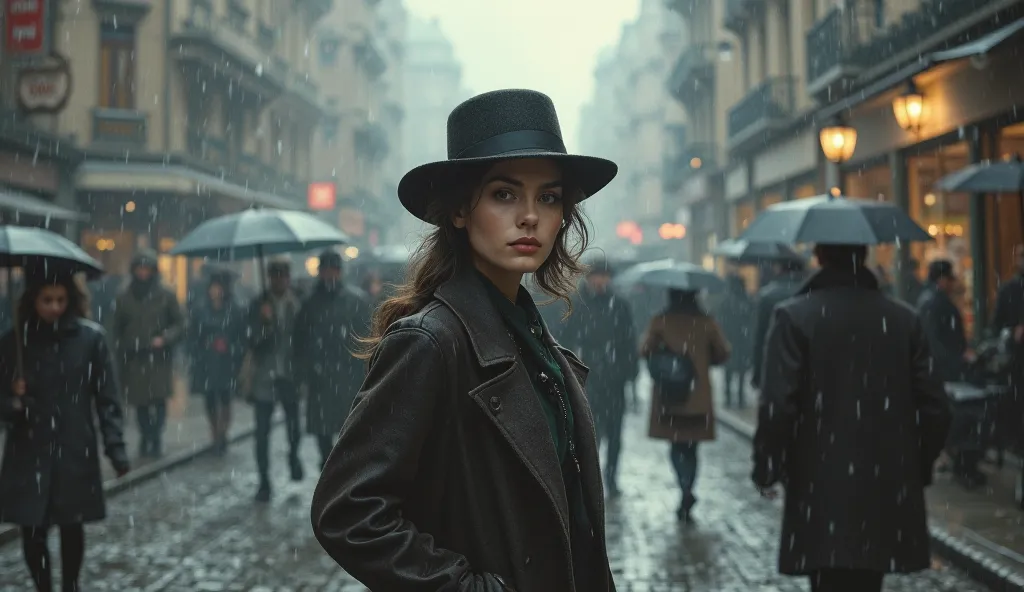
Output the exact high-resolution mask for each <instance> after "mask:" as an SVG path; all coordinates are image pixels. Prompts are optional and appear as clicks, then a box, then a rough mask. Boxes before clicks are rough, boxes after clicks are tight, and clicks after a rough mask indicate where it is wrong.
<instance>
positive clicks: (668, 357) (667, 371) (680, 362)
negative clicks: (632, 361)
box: [647, 345, 697, 405]
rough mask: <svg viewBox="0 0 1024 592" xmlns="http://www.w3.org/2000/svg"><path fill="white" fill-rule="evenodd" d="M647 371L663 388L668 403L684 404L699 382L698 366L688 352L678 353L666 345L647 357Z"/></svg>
mask: <svg viewBox="0 0 1024 592" xmlns="http://www.w3.org/2000/svg"><path fill="white" fill-rule="evenodd" d="M647 371H648V372H649V373H650V375H651V380H652V381H653V382H654V384H655V385H657V386H658V387H659V388H660V389H661V397H662V401H663V402H664V403H665V404H666V405H684V404H686V402H687V401H689V400H690V395H691V394H693V390H694V387H695V386H696V384H697V367H696V366H695V365H694V363H693V360H692V359H690V356H689V355H688V354H678V353H676V352H673V351H671V350H669V349H668V348H666V347H665V346H664V345H663V346H661V347H659V348H658V349H657V350H655V351H654V352H652V353H651V354H650V355H649V356H648V357H647Z"/></svg>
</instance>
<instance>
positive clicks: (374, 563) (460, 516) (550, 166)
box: [311, 90, 617, 592]
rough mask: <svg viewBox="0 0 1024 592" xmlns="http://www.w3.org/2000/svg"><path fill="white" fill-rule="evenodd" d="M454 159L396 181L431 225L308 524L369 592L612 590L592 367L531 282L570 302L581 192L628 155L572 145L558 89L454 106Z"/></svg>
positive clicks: (386, 315)
mask: <svg viewBox="0 0 1024 592" xmlns="http://www.w3.org/2000/svg"><path fill="white" fill-rule="evenodd" d="M448 156H449V159H448V160H446V161H442V162H436V163H431V164H426V165H423V166H420V167H417V168H415V169H413V170H412V171H410V172H409V173H408V174H407V175H406V176H405V177H404V178H403V179H402V181H401V183H400V184H399V188H398V195H399V198H400V199H401V202H402V204H403V205H404V206H405V208H406V209H407V210H409V211H410V212H411V213H412V214H413V215H415V216H417V217H418V218H420V219H421V220H424V221H426V222H428V223H430V224H433V225H434V226H435V227H436V228H435V230H434V232H433V233H431V234H430V235H429V236H428V237H427V238H426V240H425V242H424V243H423V244H422V245H421V247H420V249H419V251H418V252H417V254H416V255H415V256H414V257H413V260H412V262H411V264H410V270H409V278H410V279H409V282H408V283H407V284H405V285H404V286H401V287H399V289H398V292H397V294H396V295H395V296H394V297H392V298H390V299H388V300H386V301H385V302H384V303H383V304H382V305H381V306H380V307H379V308H378V309H377V312H376V314H375V317H374V321H373V326H372V328H371V331H370V334H369V336H368V337H367V341H366V347H367V350H366V351H365V353H364V355H367V356H368V357H369V370H368V373H367V376H366V379H365V381H364V382H363V386H362V388H361V389H360V391H359V393H358V394H357V395H356V402H355V406H354V407H353V409H352V413H351V414H350V415H349V418H348V420H347V421H346V422H345V427H344V428H342V431H341V435H340V438H339V440H338V443H337V445H336V446H335V448H334V451H333V452H332V453H331V456H330V458H329V459H328V461H327V465H326V466H325V467H324V470H323V473H322V474H321V476H320V481H319V483H318V484H317V487H316V490H315V492H314V494H313V503H312V508H311V520H312V524H313V532H314V534H315V535H316V537H317V540H319V541H320V544H321V545H322V546H323V548H324V550H325V551H327V553H329V554H330V555H331V557H333V558H334V560H335V561H336V562H338V564H339V565H340V566H342V567H343V568H344V569H345V570H346V571H347V572H348V573H350V574H352V575H353V576H355V577H356V578H357V579H359V580H360V581H361V582H362V583H363V584H364V585H366V586H367V587H368V588H370V589H372V590H396V591H397V590H453V591H459V592H485V591H486V592H500V591H508V590H516V591H520V592H523V591H530V592H584V591H585V592H607V591H609V590H613V589H614V583H613V581H612V575H611V570H610V568H609V564H608V552H607V548H606V545H605V531H604V513H605V511H604V495H603V491H602V489H603V487H602V483H601V469H600V464H599V462H598V451H597V440H596V437H595V430H594V420H593V416H592V414H591V411H590V407H589V405H588V404H587V397H586V393H585V392H584V389H583V386H584V384H586V379H587V369H586V367H585V366H583V364H582V363H581V362H580V361H579V360H578V359H577V358H576V356H575V355H574V354H573V353H572V352H571V351H569V350H568V349H565V348H563V347H561V346H559V345H558V344H557V343H556V342H555V340H554V339H553V338H552V337H551V335H550V333H549V332H548V330H547V328H546V326H545V324H544V322H543V320H542V319H541V318H540V314H539V312H538V311H537V307H536V305H535V304H534V301H533V299H532V298H531V297H530V295H529V292H528V291H527V289H526V288H525V287H523V286H522V285H521V282H522V280H523V276H524V275H525V274H533V277H534V280H535V281H536V283H537V285H538V286H540V287H541V288H542V289H543V290H544V291H545V292H547V293H548V294H550V295H552V296H555V297H557V298H560V299H562V300H567V299H568V293H569V291H570V290H572V288H573V286H574V283H575V280H576V278H577V276H578V274H579V272H580V271H582V269H581V265H580V264H579V262H578V259H577V258H578V256H579V254H580V253H581V252H582V250H581V249H580V247H585V246H586V237H587V234H586V226H585V224H584V219H583V217H582V213H581V211H580V209H579V206H578V203H579V202H580V201H581V200H583V199H586V198H588V197H590V196H592V195H593V194H594V193H596V192H597V191H598V190H600V189H601V188H602V187H604V186H605V185H607V183H608V182H609V181H611V180H612V178H613V177H614V176H615V174H616V171H617V167H616V165H615V164H614V163H612V162H610V161H607V160H603V159H599V158H593V157H586V156H576V155H569V154H567V153H566V150H565V145H564V143H563V142H562V138H561V132H560V130H559V126H558V117H557V115H556V113H555V109H554V105H553V104H552V103H551V99H549V98H548V97H547V96H545V95H543V94H541V93H538V92H535V91H527V90H503V91H495V92H490V93H485V94H483V95H480V96H477V97H474V98H472V99H469V100H468V101H466V102H464V103H462V104H461V105H459V106H458V107H456V108H455V110H454V111H453V112H452V114H451V116H450V117H449V118H448Z"/></svg>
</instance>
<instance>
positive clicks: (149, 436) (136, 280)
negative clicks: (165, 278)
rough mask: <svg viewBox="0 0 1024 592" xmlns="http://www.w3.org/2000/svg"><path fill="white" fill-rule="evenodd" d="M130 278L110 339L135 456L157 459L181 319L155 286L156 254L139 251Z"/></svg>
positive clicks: (173, 302) (174, 302) (169, 294)
mask: <svg viewBox="0 0 1024 592" xmlns="http://www.w3.org/2000/svg"><path fill="white" fill-rule="evenodd" d="M131 274H132V277H131V282H130V283H129V284H128V286H127V287H126V288H125V289H124V290H122V292H121V293H120V294H118V296H117V300H116V304H115V309H114V314H113V316H112V318H111V331H110V333H111V337H112V338H113V342H114V351H115V352H117V357H118V361H119V362H120V374H119V375H120V376H121V379H122V380H123V381H124V394H125V399H126V400H127V401H128V403H129V404H131V405H134V406H135V413H136V416H137V418H138V421H139V433H140V434H141V435H142V439H141V441H140V443H139V447H140V450H139V456H140V457H144V458H145V457H148V458H159V457H160V456H161V455H162V448H163V447H162V445H161V441H162V439H163V432H164V425H165V424H166V423H167V400H168V399H170V398H171V396H172V395H173V394H174V360H173V357H174V346H175V345H176V344H177V343H178V341H180V340H181V339H182V338H183V337H184V335H185V317H184V315H183V314H182V312H181V307H180V306H178V300H177V298H176V297H175V296H174V293H173V292H171V291H170V290H168V289H167V288H165V287H164V286H162V285H161V284H160V273H159V270H158V268H157V254H156V251H153V250H152V249H140V250H139V251H138V252H137V253H136V254H135V257H134V258H133V259H132V265H131Z"/></svg>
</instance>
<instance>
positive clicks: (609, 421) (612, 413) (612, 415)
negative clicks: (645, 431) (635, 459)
mask: <svg viewBox="0 0 1024 592" xmlns="http://www.w3.org/2000/svg"><path fill="white" fill-rule="evenodd" d="M592 411H593V412H594V424H595V425H594V428H595V431H596V432H597V445H598V446H600V445H601V443H602V442H607V443H608V449H607V452H606V455H607V456H606V457H605V468H604V476H605V480H606V481H607V483H608V487H610V488H611V489H617V487H618V474H619V456H620V454H621V453H622V417H623V415H625V413H626V395H625V392H623V391H622V390H620V391H619V392H618V394H617V396H610V397H608V398H607V399H606V400H605V402H602V403H601V405H600V406H599V407H595V408H594V409H592Z"/></svg>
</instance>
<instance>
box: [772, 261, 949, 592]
mask: <svg viewBox="0 0 1024 592" xmlns="http://www.w3.org/2000/svg"><path fill="white" fill-rule="evenodd" d="M815 255H816V256H817V257H818V261H819V263H820V264H821V267H822V269H821V270H820V271H819V272H818V273H816V274H815V275H814V276H813V277H812V278H811V279H810V280H809V281H808V282H807V284H806V285H805V286H804V287H803V288H802V289H801V290H800V292H799V294H798V296H800V297H798V298H792V299H790V300H788V301H786V302H784V303H782V304H780V305H779V306H777V307H776V308H775V313H774V317H773V320H772V324H771V326H770V327H769V329H768V338H767V346H766V347H765V361H764V374H763V376H762V382H763V385H762V391H761V404H760V410H759V416H758V426H757V432H756V434H755V437H754V472H753V479H754V483H755V485H757V487H758V488H759V489H760V490H761V492H762V495H765V496H767V497H774V496H775V495H776V492H775V489H774V486H775V485H776V484H782V485H783V486H784V487H785V495H786V504H785V511H784V515H783V523H782V535H781V541H780V547H779V548H780V551H779V571H780V572H781V573H783V574H788V575H808V576H811V582H812V590H815V591H826V590H827V591H830V592H834V591H842V590H850V591H853V590H856V591H857V592H878V591H880V590H881V589H882V579H883V575H884V574H886V573H894V572H896V573H902V572H914V571H920V570H924V569H928V567H929V566H930V564H931V558H930V554H929V551H928V523H927V517H926V515H925V500H924V488H925V486H926V485H928V484H929V483H930V482H931V473H932V465H933V464H934V462H935V459H936V458H937V457H938V455H939V452H940V451H941V450H942V447H943V444H944V442H945V439H946V433H947V431H948V429H949V422H950V410H949V403H948V401H947V399H946V395H945V393H944V392H943V388H942V383H941V382H940V381H939V380H938V378H937V377H936V376H935V374H934V373H933V372H932V367H933V365H934V362H933V360H932V358H931V355H930V354H929V351H928V340H927V338H926V337H925V333H924V329H923V328H922V326H921V322H920V320H919V319H918V317H917V315H916V314H914V311H913V310H911V309H910V308H909V307H907V306H905V305H904V304H902V303H899V302H897V301H895V300H893V299H891V298H889V297H887V296H885V295H884V294H882V293H881V292H880V291H879V285H878V280H877V279H876V278H875V276H874V275H873V274H872V273H871V272H870V271H869V270H868V269H867V268H866V267H865V266H864V260H865V258H866V257H867V248H866V247H864V246H847V245H818V247H817V248H816V249H815Z"/></svg>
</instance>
